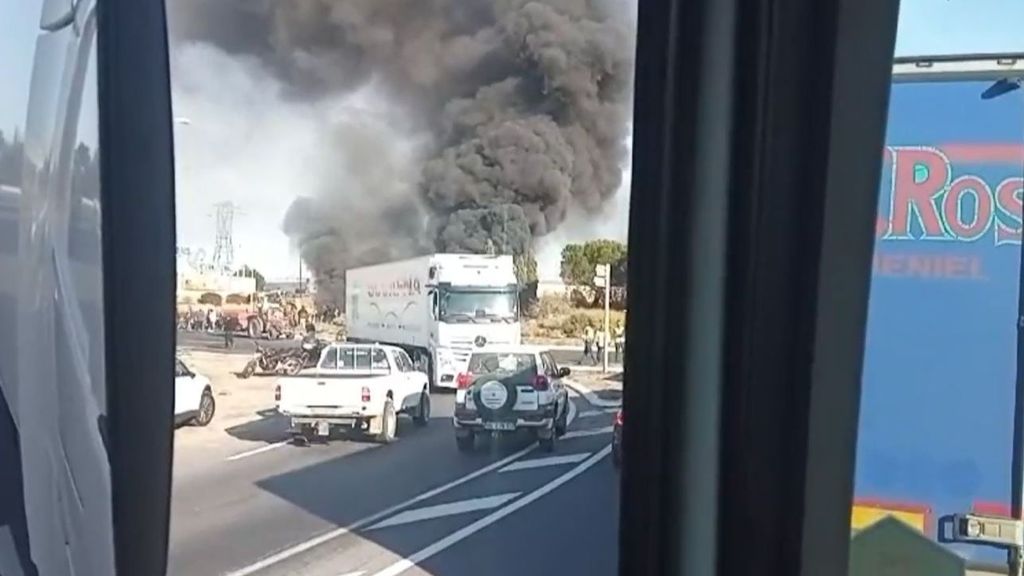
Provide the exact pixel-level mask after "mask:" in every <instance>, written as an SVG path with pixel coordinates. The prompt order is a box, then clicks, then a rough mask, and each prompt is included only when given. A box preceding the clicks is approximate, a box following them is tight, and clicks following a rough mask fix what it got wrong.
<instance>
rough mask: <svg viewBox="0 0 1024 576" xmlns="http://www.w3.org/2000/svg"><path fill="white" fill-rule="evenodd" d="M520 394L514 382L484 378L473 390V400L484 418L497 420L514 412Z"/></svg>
mask: <svg viewBox="0 0 1024 576" xmlns="http://www.w3.org/2000/svg"><path fill="white" fill-rule="evenodd" d="M518 395H519V390H518V388H516V386H515V385H514V384H511V383H509V382H502V381H501V380H494V379H484V380H481V381H480V382H478V383H477V385H476V390H474V391H473V402H474V403H475V404H476V409H477V412H479V413H480V417H481V418H482V419H484V420H495V419H498V418H506V417H508V416H509V415H511V414H512V411H513V409H514V408H515V406H516V400H517V397H518Z"/></svg>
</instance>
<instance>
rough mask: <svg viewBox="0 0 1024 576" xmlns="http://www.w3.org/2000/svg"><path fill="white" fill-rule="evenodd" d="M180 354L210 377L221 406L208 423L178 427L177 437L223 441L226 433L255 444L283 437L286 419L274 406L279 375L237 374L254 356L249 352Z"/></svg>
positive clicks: (192, 441)
mask: <svg viewBox="0 0 1024 576" xmlns="http://www.w3.org/2000/svg"><path fill="white" fill-rule="evenodd" d="M178 357H179V358H181V359H182V361H183V362H185V364H186V365H187V366H188V367H189V368H191V369H192V370H193V371H195V372H196V373H198V374H202V375H203V376H206V377H207V378H209V379H210V384H211V386H212V387H213V393H214V397H215V399H216V401H217V408H216V412H215V414H214V417H213V421H212V422H210V424H209V425H208V426H206V427H205V428H198V427H195V426H183V427H181V428H179V429H178V430H177V431H176V433H175V441H177V442H185V443H188V444H196V443H198V444H209V445H222V444H223V442H224V440H225V433H226V434H227V435H229V436H231V437H234V438H235V439H236V440H240V441H242V443H246V444H248V443H252V444H253V445H256V444H258V443H266V442H274V441H277V440H280V438H281V436H282V434H283V430H284V428H286V423H285V422H283V420H282V418H281V417H280V416H279V415H277V414H276V412H275V410H274V385H275V382H276V380H277V378H276V377H275V376H260V375H255V376H253V377H251V378H239V377H238V376H236V373H237V372H240V371H241V370H242V368H243V367H245V364H246V362H248V361H249V360H250V356H247V355H238V354H223V353H219V352H209V351H202V350H179V351H178Z"/></svg>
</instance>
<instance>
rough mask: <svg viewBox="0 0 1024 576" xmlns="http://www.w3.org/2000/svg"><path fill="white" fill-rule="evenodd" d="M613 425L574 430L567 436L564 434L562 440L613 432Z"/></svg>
mask: <svg viewBox="0 0 1024 576" xmlns="http://www.w3.org/2000/svg"><path fill="white" fill-rule="evenodd" d="M611 433H612V427H611V426H605V427H604V428H591V429H589V430H573V431H572V432H569V433H568V434H566V435H565V436H562V438H561V439H562V440H571V439H573V438H584V437H586V436H600V435H601V434H611Z"/></svg>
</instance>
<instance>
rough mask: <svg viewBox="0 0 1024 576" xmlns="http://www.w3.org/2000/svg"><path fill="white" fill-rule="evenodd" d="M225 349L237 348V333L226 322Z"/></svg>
mask: <svg viewBox="0 0 1024 576" xmlns="http://www.w3.org/2000/svg"><path fill="white" fill-rule="evenodd" d="M224 347H225V348H227V349H231V348H234V347H235V333H234V331H232V330H231V328H230V327H229V326H228V323H227V322H224Z"/></svg>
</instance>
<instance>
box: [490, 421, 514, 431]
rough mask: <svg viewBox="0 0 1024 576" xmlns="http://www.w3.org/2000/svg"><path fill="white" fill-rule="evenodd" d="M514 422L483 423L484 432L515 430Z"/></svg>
mask: <svg viewBox="0 0 1024 576" xmlns="http://www.w3.org/2000/svg"><path fill="white" fill-rule="evenodd" d="M515 429H516V425H515V423H514V422H484V430H515Z"/></svg>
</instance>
